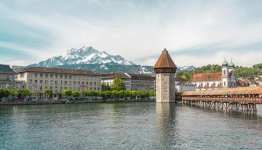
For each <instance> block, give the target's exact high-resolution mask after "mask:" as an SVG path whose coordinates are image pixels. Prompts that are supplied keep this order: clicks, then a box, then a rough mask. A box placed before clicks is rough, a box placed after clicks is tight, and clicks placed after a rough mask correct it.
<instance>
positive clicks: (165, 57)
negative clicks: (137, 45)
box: [154, 49, 176, 69]
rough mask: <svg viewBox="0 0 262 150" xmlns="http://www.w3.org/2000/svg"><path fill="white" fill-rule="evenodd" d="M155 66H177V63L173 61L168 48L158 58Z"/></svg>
mask: <svg viewBox="0 0 262 150" xmlns="http://www.w3.org/2000/svg"><path fill="white" fill-rule="evenodd" d="M154 68H158V69H160V68H176V65H175V63H174V62H173V60H172V58H171V57H170V55H169V54H168V51H167V50H166V49H164V50H163V51H162V54H161V55H160V57H159V58H158V60H157V62H156V64H155V65H154Z"/></svg>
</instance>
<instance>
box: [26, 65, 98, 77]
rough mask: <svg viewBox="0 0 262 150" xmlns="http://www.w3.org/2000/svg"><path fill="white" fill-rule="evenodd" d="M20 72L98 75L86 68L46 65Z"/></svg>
mask: <svg viewBox="0 0 262 150" xmlns="http://www.w3.org/2000/svg"><path fill="white" fill-rule="evenodd" d="M21 72H37V73H38V72H39V73H60V74H77V75H95V76H96V75H100V74H98V73H94V72H92V71H86V70H73V69H58V68H46V67H28V68H25V69H24V70H22V71H21Z"/></svg>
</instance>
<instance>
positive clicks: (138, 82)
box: [102, 73, 155, 91]
mask: <svg viewBox="0 0 262 150" xmlns="http://www.w3.org/2000/svg"><path fill="white" fill-rule="evenodd" d="M117 77H118V78H120V79H122V80H123V82H124V84H125V86H126V90H134V91H154V90H155V77H152V76H150V75H146V74H131V73H110V74H103V75H102V83H106V84H107V85H109V86H111V85H112V84H113V81H114V79H115V78H117Z"/></svg>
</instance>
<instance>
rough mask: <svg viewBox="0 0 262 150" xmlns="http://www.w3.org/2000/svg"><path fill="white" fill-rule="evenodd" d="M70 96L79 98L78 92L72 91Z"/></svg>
mask: <svg viewBox="0 0 262 150" xmlns="http://www.w3.org/2000/svg"><path fill="white" fill-rule="evenodd" d="M72 96H73V97H74V98H78V97H79V96H80V93H79V92H78V91H72Z"/></svg>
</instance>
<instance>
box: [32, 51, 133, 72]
mask: <svg viewBox="0 0 262 150" xmlns="http://www.w3.org/2000/svg"><path fill="white" fill-rule="evenodd" d="M75 64H110V65H135V64H134V63H133V62H131V61H127V60H125V58H124V57H122V56H120V55H110V54H108V53H107V52H105V51H98V50H96V49H94V48H93V47H86V46H84V47H82V48H80V49H75V48H72V49H69V50H68V51H67V52H66V54H64V55H61V56H54V57H52V58H49V59H47V60H45V61H42V62H40V63H38V64H33V65H31V66H41V67H54V66H59V65H75Z"/></svg>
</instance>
